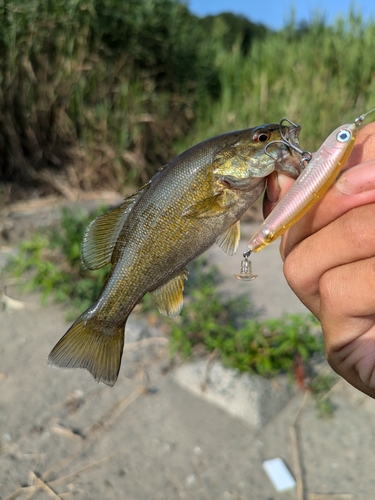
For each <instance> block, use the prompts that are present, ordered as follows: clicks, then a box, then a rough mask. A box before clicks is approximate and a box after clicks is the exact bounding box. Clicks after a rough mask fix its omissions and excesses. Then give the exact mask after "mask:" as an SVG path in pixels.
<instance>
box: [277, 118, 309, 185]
mask: <svg viewBox="0 0 375 500" xmlns="http://www.w3.org/2000/svg"><path fill="white" fill-rule="evenodd" d="M280 131H282V135H283V136H284V139H285V140H283V141H282V142H281V144H279V151H278V154H277V158H276V161H275V170H276V171H277V172H282V173H283V174H285V175H288V176H289V177H292V178H293V179H296V178H297V177H298V176H299V175H300V173H301V172H302V168H303V158H302V154H301V153H300V151H301V148H300V142H299V134H300V132H301V125H298V124H294V125H292V126H280Z"/></svg>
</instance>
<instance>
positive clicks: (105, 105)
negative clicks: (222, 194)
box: [0, 0, 375, 198]
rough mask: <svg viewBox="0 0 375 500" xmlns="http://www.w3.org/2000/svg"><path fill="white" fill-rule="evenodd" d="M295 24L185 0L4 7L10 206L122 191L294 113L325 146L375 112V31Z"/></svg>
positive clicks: (2, 107)
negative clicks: (181, 156) (208, 145)
mask: <svg viewBox="0 0 375 500" xmlns="http://www.w3.org/2000/svg"><path fill="white" fill-rule="evenodd" d="M292 19H293V18H292V16H291V21H290V23H289V25H287V26H285V28H284V29H283V30H281V31H279V32H272V31H270V30H268V29H267V28H265V27H264V26H262V25H259V24H254V23H252V22H251V21H249V20H248V19H246V18H245V17H241V16H235V15H232V14H221V15H218V16H208V17H206V18H203V19H200V18H197V17H196V16H194V15H192V14H191V13H190V12H189V9H188V7H187V6H186V5H185V4H183V3H181V2H179V1H177V0H127V1H124V0H0V25H1V27H0V66H1V70H0V150H1V153H2V154H1V156H0V184H1V183H2V184H3V188H2V189H0V196H3V197H5V196H8V197H10V198H11V197H12V193H13V197H14V196H15V195H19V193H20V191H17V189H19V186H23V187H24V188H26V186H27V188H28V189H29V190H30V188H31V189H33V193H34V196H35V193H36V194H37V195H38V196H41V195H44V194H49V193H56V192H57V193H61V194H63V195H65V196H67V197H70V198H71V197H72V196H73V195H74V193H76V192H77V190H92V189H115V190H117V191H121V192H123V191H124V187H125V186H131V187H135V186H139V185H140V184H142V183H144V182H145V181H147V180H148V179H149V177H150V176H151V175H152V173H153V172H154V171H155V170H156V169H157V168H159V167H160V166H161V165H163V164H165V163H166V162H168V161H169V160H170V159H171V158H173V157H174V156H175V155H176V154H177V153H179V152H181V151H182V150H184V149H186V148H187V147H189V146H191V145H193V144H195V143H197V142H199V141H201V140H203V139H205V138H207V137H210V136H213V135H216V134H219V133H222V132H226V131H229V130H234V129H240V128H244V127H248V126H255V125H259V124H261V123H268V122H278V121H280V119H281V118H282V117H284V116H287V117H288V118H290V119H292V120H295V121H297V122H299V123H301V124H302V126H303V130H302V135H301V142H302V145H303V147H304V148H309V149H314V148H316V147H317V146H318V145H319V144H320V143H321V142H322V140H323V139H324V138H325V137H326V136H327V135H328V133H329V132H330V131H331V130H332V129H333V128H335V127H336V126H337V125H339V124H340V123H342V122H346V121H348V120H349V121H351V120H353V119H354V118H355V117H356V116H357V115H358V114H359V113H361V112H364V111H366V110H367V109H369V108H371V107H373V106H374V103H375V79H374V75H375V24H373V23H369V24H365V22H364V20H363V19H362V18H361V17H360V16H357V15H356V14H355V13H354V12H352V13H350V14H349V15H348V17H347V18H346V19H341V20H338V21H337V22H336V24H335V25H334V26H327V25H325V23H324V21H323V20H322V19H321V18H319V17H317V18H316V19H315V20H313V21H312V22H311V23H309V24H304V25H298V26H296V25H295V23H294V22H293V20H292ZM4 186H7V187H6V188H5V187H4ZM17 187H18V188H17ZM22 192H23V191H22ZM26 192H27V191H26Z"/></svg>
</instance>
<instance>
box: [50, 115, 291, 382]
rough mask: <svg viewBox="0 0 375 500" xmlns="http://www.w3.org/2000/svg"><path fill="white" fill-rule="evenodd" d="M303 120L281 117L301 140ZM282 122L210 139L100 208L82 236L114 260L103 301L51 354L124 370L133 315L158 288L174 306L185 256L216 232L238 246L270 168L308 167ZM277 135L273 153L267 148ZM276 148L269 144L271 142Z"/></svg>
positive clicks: (159, 301) (102, 374) (105, 378)
mask: <svg viewBox="0 0 375 500" xmlns="http://www.w3.org/2000/svg"><path fill="white" fill-rule="evenodd" d="M299 131H300V127H299V126H291V127H289V126H283V127H282V132H283V135H284V137H286V138H287V139H288V140H289V141H290V142H294V143H295V144H298V136H299ZM281 139H282V137H281V134H280V125H279V124H270V125H261V126H259V127H255V128H250V129H245V130H240V131H236V132H230V133H226V134H223V135H220V136H217V137H214V138H212V139H208V140H206V141H204V142H201V143H200V144H197V145H196V146H193V147H192V148H190V149H188V150H187V151H185V152H184V153H182V154H180V155H179V156H177V157H176V158H175V159H174V160H172V161H171V162H170V163H168V164H167V165H166V166H165V167H163V168H162V169H160V170H159V171H158V172H157V173H156V174H155V175H154V176H153V177H152V179H151V180H150V181H149V182H148V183H147V184H145V185H144V186H143V187H142V188H140V189H139V190H138V191H136V192H135V193H133V194H132V195H130V196H129V197H128V198H126V199H125V200H124V203H123V204H122V205H121V206H120V207H118V208H115V209H113V210H111V211H109V212H107V213H106V214H104V215H101V216H100V217H98V218H96V219H95V220H94V221H93V222H92V223H91V224H90V225H89V227H88V228H87V230H86V233H85V235H84V238H83V242H82V249H81V251H82V262H83V264H84V265H85V266H86V267H87V268H88V269H99V268H101V267H103V266H105V265H106V264H109V263H111V264H112V267H111V270H110V272H109V275H108V277H107V280H106V282H105V285H104V287H103V289H102V291H101V293H100V295H99V298H98V299H97V301H96V302H95V303H94V304H93V305H92V306H91V307H90V308H89V309H87V310H86V311H85V312H84V313H83V314H81V316H80V317H79V318H78V319H77V320H76V321H75V322H74V324H73V325H72V326H71V327H70V329H69V330H68V331H67V332H66V334H65V335H64V336H63V337H62V338H61V339H60V340H59V342H58V343H57V344H56V345H55V347H54V348H53V349H52V351H51V353H50V355H49V357H48V363H49V364H51V365H55V366H58V367H65V368H85V369H87V370H88V371H89V372H90V373H91V374H92V375H93V377H94V378H95V380H97V381H98V382H104V383H105V384H107V385H110V386H113V385H114V384H115V382H116V380H117V377H118V373H119V370H120V364H121V357H122V352H123V346H124V330H125V323H126V320H127V317H128V316H129V314H130V313H131V311H132V310H133V309H134V307H135V306H136V305H137V304H138V303H139V302H140V300H141V299H142V297H143V296H144V295H145V294H146V293H147V292H149V293H151V294H152V296H153V298H154V300H155V302H156V305H157V307H158V309H159V311H160V312H161V314H164V315H166V316H171V317H175V316H177V315H178V314H179V313H180V311H181V309H182V305H183V289H184V281H185V280H186V279H187V276H188V271H187V269H186V266H187V265H188V264H189V263H190V262H191V261H193V260H194V259H195V258H197V257H198V256H199V255H201V254H202V253H204V252H205V251H206V250H207V249H208V248H210V247H211V246H212V245H213V244H214V243H215V242H216V243H217V244H218V245H219V246H220V247H221V248H222V249H223V250H224V251H225V252H226V253H228V254H229V255H233V254H234V253H235V252H236V251H237V247H238V243H239V239H240V224H239V219H240V218H241V216H242V215H243V214H244V213H245V212H246V210H248V209H249V208H250V207H251V206H252V205H253V203H254V202H255V201H256V200H257V199H258V198H259V196H260V195H261V194H262V192H263V190H264V188H265V185H266V180H267V176H269V175H270V174H271V173H272V172H273V171H275V170H276V171H280V172H283V173H285V174H287V175H290V176H291V177H293V178H296V177H297V176H298V175H299V173H300V155H299V154H297V153H296V152H295V151H293V150H292V149H291V148H289V147H288V145H287V144H286V143H285V141H284V142H280V141H281ZM273 141H279V142H277V143H275V144H272V145H270V146H271V147H272V156H270V155H269V154H267V153H266V152H265V147H266V146H267V145H268V144H270V143H271V142H273ZM269 149H270V148H269V147H268V150H269Z"/></svg>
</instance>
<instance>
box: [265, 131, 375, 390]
mask: <svg viewBox="0 0 375 500" xmlns="http://www.w3.org/2000/svg"><path fill="white" fill-rule="evenodd" d="M292 183H293V181H292V180H290V179H289V178H287V177H286V176H284V175H279V176H278V177H276V175H275V176H273V177H272V178H270V181H269V183H268V188H267V194H268V198H266V197H265V201H264V214H265V216H267V215H268V214H269V212H270V211H271V210H272V208H273V207H274V206H275V205H276V203H277V202H278V200H279V199H281V198H282V197H283V196H284V194H285V193H286V191H287V190H288V188H289V187H290V186H291V184H292ZM373 225H374V226H375V123H371V124H369V125H367V126H366V127H364V128H363V129H361V130H360V131H359V132H358V136H357V140H356V144H355V146H354V149H353V152H352V154H351V156H350V158H349V160H348V162H347V164H346V165H345V166H344V169H343V172H342V174H341V176H340V178H339V180H338V181H337V182H336V183H335V184H334V185H333V186H332V187H331V188H330V189H329V191H328V192H327V193H326V195H325V196H324V197H323V199H322V200H321V201H320V202H319V203H318V204H317V205H315V207H314V208H313V209H311V210H310V211H309V212H308V213H307V214H306V215H305V216H304V217H303V218H302V219H301V220H300V221H298V222H297V223H296V224H295V225H294V226H293V227H292V228H290V229H289V230H288V231H287V232H286V233H285V234H284V236H283V238H282V241H281V245H280V253H281V256H282V258H283V260H284V274H285V277H286V279H287V281H288V283H289V285H290V287H291V288H292V290H293V291H294V292H295V294H296V295H297V296H298V297H299V298H300V300H301V301H302V302H303V303H304V304H305V305H306V307H308V309H310V310H311V311H312V313H313V314H314V315H315V316H316V317H317V318H318V319H319V320H320V322H321V325H322V330H323V334H324V338H325V344H326V353H327V359H328V362H329V363H330V365H331V366H332V368H333V369H334V370H335V371H336V372H337V373H339V374H340V375H341V376H342V377H343V378H344V379H346V380H347V381H348V382H349V383H351V384H352V385H353V386H354V387H356V388H357V389H359V390H361V391H363V392H364V393H366V394H368V395H370V396H372V397H374V398H375V228H374V227H373Z"/></svg>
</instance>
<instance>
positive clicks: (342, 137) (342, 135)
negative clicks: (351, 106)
mask: <svg viewBox="0 0 375 500" xmlns="http://www.w3.org/2000/svg"><path fill="white" fill-rule="evenodd" d="M351 137H352V134H351V133H350V131H349V130H340V132H339V133H338V134H337V136H336V139H337V140H338V141H339V142H348V141H349V140H350V139H351Z"/></svg>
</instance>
